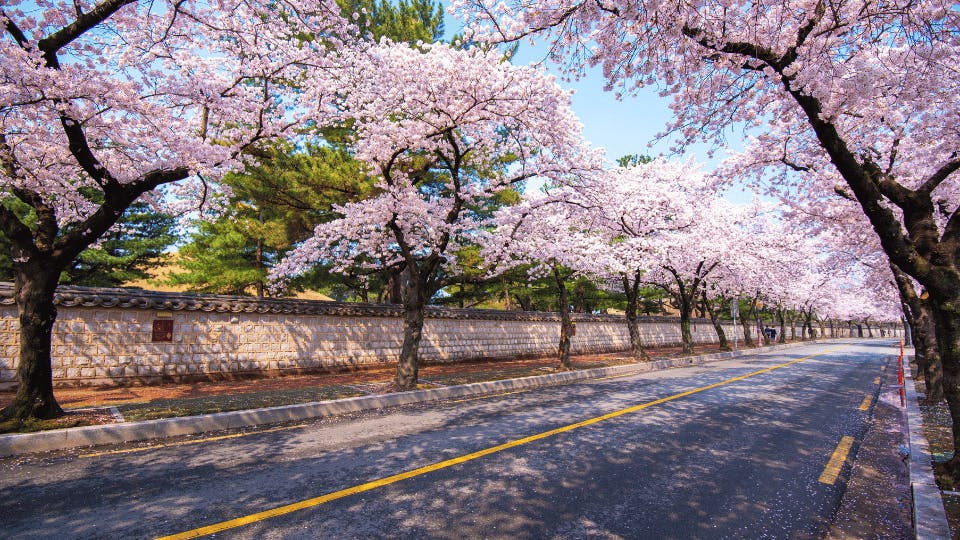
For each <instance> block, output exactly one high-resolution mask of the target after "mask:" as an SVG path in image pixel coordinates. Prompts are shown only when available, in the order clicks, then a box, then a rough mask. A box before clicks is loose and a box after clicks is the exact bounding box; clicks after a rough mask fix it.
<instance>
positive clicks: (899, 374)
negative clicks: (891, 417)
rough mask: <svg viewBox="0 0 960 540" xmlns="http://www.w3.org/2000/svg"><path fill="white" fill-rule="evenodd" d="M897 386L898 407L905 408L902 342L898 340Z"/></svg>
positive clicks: (905, 392) (905, 390)
mask: <svg viewBox="0 0 960 540" xmlns="http://www.w3.org/2000/svg"><path fill="white" fill-rule="evenodd" d="M897 384H899V385H900V406H901V407H906V406H907V389H906V387H905V386H904V382H903V340H902V339H901V340H900V356H899V357H897Z"/></svg>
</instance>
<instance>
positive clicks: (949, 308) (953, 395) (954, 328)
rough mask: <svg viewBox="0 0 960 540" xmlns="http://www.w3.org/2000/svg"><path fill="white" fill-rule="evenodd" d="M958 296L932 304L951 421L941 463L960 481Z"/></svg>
mask: <svg viewBox="0 0 960 540" xmlns="http://www.w3.org/2000/svg"><path fill="white" fill-rule="evenodd" d="M958 306H960V295H957V297H956V298H953V299H952V301H947V302H939V303H933V316H934V320H935V324H936V335H937V343H938V345H939V347H940V360H941V363H942V365H943V393H944V396H945V397H946V398H947V406H948V407H949V409H950V417H951V419H952V421H953V448H954V454H953V457H952V458H951V459H950V461H948V462H947V463H945V464H944V465H943V466H944V467H946V468H947V469H948V472H950V474H951V477H952V478H953V479H954V482H956V481H957V480H960V452H958V451H957V450H958V449H960V307H958Z"/></svg>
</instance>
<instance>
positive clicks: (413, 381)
mask: <svg viewBox="0 0 960 540" xmlns="http://www.w3.org/2000/svg"><path fill="white" fill-rule="evenodd" d="M401 281H402V288H401V291H402V293H403V345H401V347H400V357H399V359H398V360H397V374H396V376H395V377H394V383H395V384H396V385H397V388H399V389H400V390H415V389H416V388H417V381H418V376H419V375H418V374H419V371H420V365H419V364H420V362H419V356H418V353H419V351H420V340H421V339H422V338H423V320H424V317H425V315H426V308H427V295H426V294H425V290H424V289H425V288H426V287H425V284H424V283H423V282H422V278H421V276H420V273H419V272H418V271H417V266H416V265H414V264H408V265H406V267H405V270H404V272H403V275H402V280H401Z"/></svg>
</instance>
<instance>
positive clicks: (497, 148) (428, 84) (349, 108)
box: [274, 41, 601, 389]
mask: <svg viewBox="0 0 960 540" xmlns="http://www.w3.org/2000/svg"><path fill="white" fill-rule="evenodd" d="M322 84H323V85H326V86H327V88H328V91H329V92H330V93H331V94H335V95H336V96H337V99H335V100H334V102H333V103H332V105H331V107H332V109H333V112H335V114H336V115H337V118H339V119H340V121H341V122H342V123H344V124H345V125H350V126H351V127H352V129H353V130H354V131H355V133H356V136H355V138H354V140H353V141H352V148H353V150H354V151H355V155H356V157H357V158H358V159H359V160H361V161H362V162H364V163H366V165H367V166H368V167H369V169H370V171H369V172H370V174H371V175H373V176H375V177H376V178H377V181H378V183H377V186H376V189H377V191H378V192H379V193H378V194H377V195H375V196H373V197H371V198H369V199H367V200H364V201H362V202H357V203H351V204H346V205H343V206H340V207H338V209H337V211H338V212H339V213H340V216H341V217H340V218H339V219H336V220H333V221H331V222H329V223H324V224H321V225H319V226H318V227H317V228H316V230H315V231H314V236H313V237H311V238H310V239H309V240H307V241H306V242H304V243H303V244H302V245H301V246H299V247H298V248H297V249H295V250H294V251H293V252H292V253H291V254H289V255H288V256H287V258H286V259H285V260H284V261H283V262H282V263H280V264H279V265H278V266H277V267H276V268H275V270H274V277H275V279H276V280H277V281H278V283H282V282H283V280H284V279H285V278H286V277H288V276H292V275H295V274H298V273H300V272H302V271H303V270H304V269H306V268H308V267H310V266H312V265H315V264H318V263H321V262H329V263H332V264H333V265H334V268H335V269H337V268H340V269H344V268H347V267H358V266H359V267H361V268H366V269H368V270H370V271H382V270H384V269H395V270H396V271H398V272H400V273H401V274H402V282H403V285H402V294H401V298H402V303H403V310H404V337H403V345H402V348H401V352H400V357H399V361H398V365H397V374H396V379H395V382H396V385H397V386H398V387H399V388H402V389H410V388H415V387H416V383H417V370H418V362H417V350H418V347H419V344H420V339H421V336H422V331H423V320H424V312H425V307H426V305H427V303H428V302H429V301H430V299H431V298H432V297H433V296H434V295H435V294H436V293H437V292H438V291H439V290H440V289H441V288H442V287H444V286H445V285H447V284H449V283H450V282H451V281H450V280H451V277H452V276H455V275H456V274H457V272H458V269H457V268H456V258H455V256H454V252H455V251H456V250H457V249H458V247H459V246H460V245H462V244H463V243H464V242H465V241H466V240H468V239H469V238H470V237H472V236H473V235H475V234H476V232H477V231H479V229H481V228H482V227H484V226H485V225H486V224H487V218H486V217H484V216H485V215H486V213H485V212H482V211H480V210H482V209H483V208H485V207H486V206H488V203H489V201H490V200H491V199H492V198H493V197H495V196H496V194H497V193H498V192H500V191H502V190H504V189H506V188H509V187H510V186H512V185H514V184H516V183H518V182H521V181H524V180H527V179H534V178H537V179H541V180H545V181H550V182H561V181H563V179H564V178H565V177H566V176H568V175H572V174H577V173H578V172H580V171H586V170H590V169H592V168H596V167H599V163H600V161H599V160H600V159H601V155H600V154H599V153H597V152H596V151H594V150H591V149H590V148H589V147H587V146H586V144H585V143H584V142H583V140H582V139H581V137H580V123H579V122H578V121H577V119H576V118H575V117H574V116H573V113H572V112H571V110H570V108H569V102H570V100H569V95H568V93H567V92H566V91H564V90H562V89H561V88H560V87H559V86H558V85H557V84H556V83H555V82H554V80H553V79H552V78H551V77H549V76H547V75H545V74H543V73H542V72H540V71H538V70H537V69H534V68H532V67H520V66H513V65H511V64H509V63H507V62H505V61H504V60H503V58H502V57H501V56H500V55H499V54H498V53H497V52H496V51H489V52H487V51H484V50H481V49H479V48H474V49H470V50H458V49H454V48H452V47H449V46H446V45H423V46H421V47H412V46H408V45H401V44H392V43H389V42H386V41H385V42H382V43H381V44H380V45H377V46H373V47H370V48H369V49H368V50H367V51H365V52H364V53H363V54H357V55H356V56H355V57H354V59H353V62H351V63H350V65H349V66H348V69H346V70H345V71H344V72H342V73H336V74H332V75H331V76H329V77H326V79H325V80H324V81H323V83H322Z"/></svg>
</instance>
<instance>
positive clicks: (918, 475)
mask: <svg viewBox="0 0 960 540" xmlns="http://www.w3.org/2000/svg"><path fill="white" fill-rule="evenodd" d="M903 362H904V364H905V366H904V370H903V380H904V387H905V389H906V394H907V407H906V409H907V410H906V417H907V431H908V435H907V436H908V438H909V442H910V462H909V463H908V468H909V472H910V491H911V494H912V495H913V525H914V531H915V533H916V537H917V539H918V540H934V539H938V540H939V539H944V540H949V538H950V525H949V523H947V514H946V511H945V510H944V509H943V498H942V497H941V496H940V488H939V486H937V482H936V480H935V479H934V478H933V459H932V457H931V456H930V445H929V443H928V442H927V438H926V436H924V434H923V415H922V414H921V413H920V405H919V404H918V403H917V389H916V387H915V386H914V384H913V378H912V377H911V376H910V370H909V369H908V368H907V367H906V366H908V365H909V362H908V357H906V356H905V357H904V358H903Z"/></svg>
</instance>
